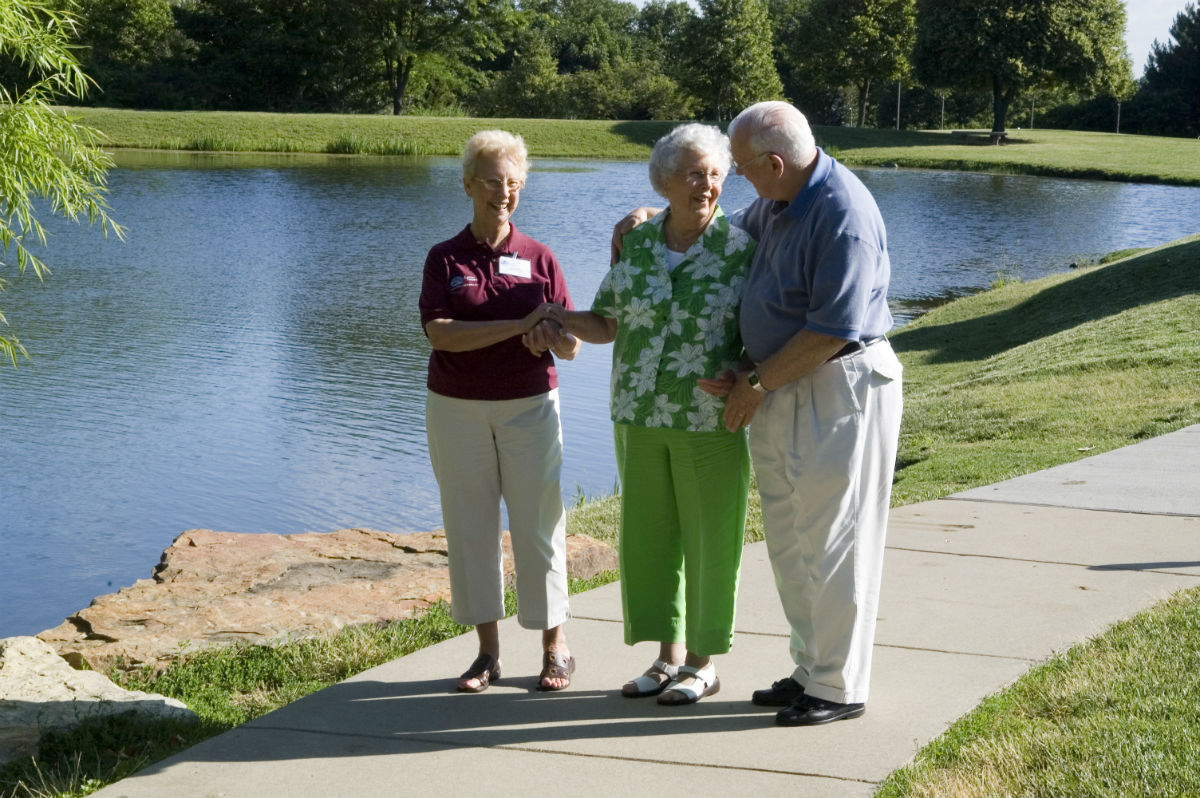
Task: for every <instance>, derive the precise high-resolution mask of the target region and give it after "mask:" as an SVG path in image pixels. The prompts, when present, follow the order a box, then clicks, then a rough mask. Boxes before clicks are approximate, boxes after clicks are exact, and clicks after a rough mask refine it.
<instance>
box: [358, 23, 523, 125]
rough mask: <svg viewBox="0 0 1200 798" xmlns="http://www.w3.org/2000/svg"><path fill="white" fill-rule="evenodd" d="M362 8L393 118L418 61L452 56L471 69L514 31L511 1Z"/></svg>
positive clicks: (491, 54)
mask: <svg viewBox="0 0 1200 798" xmlns="http://www.w3.org/2000/svg"><path fill="white" fill-rule="evenodd" d="M347 5H350V6H361V7H362V8H364V9H365V13H366V14H367V16H368V18H369V20H370V26H371V29H372V30H373V31H374V43H375V47H376V48H377V52H378V53H379V56H380V59H381V60H382V63H383V70H384V75H385V78H386V81H387V89H388V97H389V98H390V100H391V106H392V113H393V114H396V115H399V114H401V113H403V111H404V95H405V93H406V92H407V90H408V82H409V80H410V79H411V78H412V75H413V70H414V69H416V68H417V66H418V64H419V63H420V61H421V59H423V58H428V57H431V56H439V57H450V58H455V59H458V60H459V61H460V62H462V63H466V64H474V63H479V62H480V61H482V60H484V59H487V58H491V57H492V56H494V55H496V54H497V53H499V52H501V51H502V50H503V42H504V41H505V39H506V38H508V37H509V36H510V35H511V34H512V32H513V27H514V16H513V14H514V8H513V5H512V2H511V0H369V2H362V3H350V4H347Z"/></svg>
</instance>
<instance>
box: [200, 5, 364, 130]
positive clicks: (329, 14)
mask: <svg viewBox="0 0 1200 798" xmlns="http://www.w3.org/2000/svg"><path fill="white" fill-rule="evenodd" d="M367 10H368V9H367V7H366V6H364V5H363V4H361V3H344V2H342V0H192V2H190V3H187V4H186V5H184V6H180V7H179V9H178V17H179V26H180V29H181V30H182V31H183V33H184V34H185V35H186V36H187V37H188V38H189V39H191V40H192V41H193V42H195V44H196V47H197V48H198V52H197V55H196V58H195V62H194V65H193V70H194V74H195V79H194V80H193V85H194V86H195V87H197V89H198V90H199V91H202V94H201V95H200V102H199V103H197V104H198V105H200V106H202V107H208V108H218V109H237V110H256V111H289V112H300V111H307V112H314V111H339V112H346V111H367V112H375V111H378V110H379V109H380V108H382V107H383V105H384V103H385V102H386V98H387V94H386V93H385V90H384V85H385V84H384V82H383V65H382V58H381V56H380V54H379V51H378V49H377V48H376V47H375V46H374V41H375V39H374V34H375V29H374V28H373V27H370V25H371V23H372V22H373V20H372V19H370V18H369V17H368V16H367Z"/></svg>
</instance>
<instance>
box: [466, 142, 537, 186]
mask: <svg viewBox="0 0 1200 798" xmlns="http://www.w3.org/2000/svg"><path fill="white" fill-rule="evenodd" d="M480 158H495V159H496V160H498V161H499V160H508V161H512V162H513V163H514V164H516V165H517V168H519V169H520V170H521V178H522V179H524V178H525V177H526V176H528V174H529V152H528V151H527V150H526V149H525V139H523V138H521V137H520V136H519V135H516V134H513V133H509V132H508V131H506V130H481V131H479V132H478V133H476V134H475V135H474V136H471V138H469V139H467V146H466V148H465V149H464V150H463V165H462V170H463V179H464V180H470V179H471V178H473V177H474V176H475V167H476V165H477V164H478V163H479V159H480Z"/></svg>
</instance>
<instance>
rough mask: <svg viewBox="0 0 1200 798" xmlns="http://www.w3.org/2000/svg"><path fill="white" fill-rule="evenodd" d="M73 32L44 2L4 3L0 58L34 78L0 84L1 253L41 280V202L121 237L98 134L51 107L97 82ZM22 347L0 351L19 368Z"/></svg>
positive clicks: (1, 343)
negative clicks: (21, 84)
mask: <svg viewBox="0 0 1200 798" xmlns="http://www.w3.org/2000/svg"><path fill="white" fill-rule="evenodd" d="M75 30H76V22H75V19H74V17H72V16H71V15H70V14H69V13H67V12H62V11H56V10H55V9H53V8H52V7H51V6H50V5H49V3H47V2H45V1H44V0H5V2H3V3H0V55H3V56H4V57H6V58H8V59H11V60H12V61H14V62H15V63H18V64H21V65H23V66H24V68H25V70H26V74H27V75H28V77H29V79H30V81H31V83H30V85H28V86H27V87H25V88H24V89H10V88H9V87H8V86H0V164H3V168H0V252H2V253H3V254H4V256H5V257H6V258H7V256H8V253H9V250H10V249H12V250H15V252H16V256H17V268H18V270H19V271H20V272H24V271H25V269H26V268H27V267H32V268H33V270H34V272H35V273H36V274H37V275H38V277H39V278H40V277H43V276H44V275H45V274H46V271H47V269H46V265H45V264H44V263H43V262H42V261H41V260H40V259H39V258H38V257H37V256H35V255H34V254H33V253H32V252H30V251H29V248H28V246H27V244H28V243H29V242H30V241H31V239H32V240H33V241H36V242H37V243H38V244H42V245H44V244H45V242H46V231H45V229H44V228H43V227H42V225H41V223H40V222H39V221H38V218H37V215H36V212H35V207H34V202H35V200H38V199H41V200H44V201H45V203H46V207H47V208H48V210H49V212H50V213H53V214H57V215H60V216H64V217H67V218H70V219H78V218H79V217H81V216H86V217H87V219H88V221H89V222H91V223H97V222H98V223H99V224H100V227H101V230H103V231H104V232H105V233H106V234H107V232H108V230H110V229H111V230H112V231H113V232H114V233H116V234H117V235H118V236H119V235H121V234H122V230H121V228H120V227H119V226H117V225H116V224H115V223H114V222H112V221H111V220H110V219H109V217H108V206H107V204H106V203H105V199H104V194H105V186H106V184H105V174H106V172H107V170H108V169H109V168H110V167H111V166H112V159H111V158H110V157H109V156H108V155H106V154H105V153H104V151H103V150H101V149H100V147H99V146H98V140H99V133H97V132H96V131H94V130H92V129H90V128H87V127H84V126H82V125H80V124H77V123H76V122H73V121H71V120H70V119H69V118H67V117H66V116H64V115H63V114H61V113H58V112H57V111H55V110H54V108H52V107H51V106H52V104H53V103H54V102H55V101H58V100H61V99H63V98H71V99H78V98H80V97H83V96H84V94H85V93H86V92H87V90H88V87H89V85H90V83H91V81H90V79H89V78H88V77H87V75H86V74H84V72H83V70H82V69H81V68H80V66H79V61H78V60H77V59H76V58H75V56H74V54H73V53H72V51H71V44H70V42H71V40H72V38H73V37H74V35H75ZM2 321H4V317H3V316H2V315H0V322H2ZM5 323H6V322H5ZM18 352H20V353H22V354H24V352H25V350H24V349H23V348H22V347H21V344H20V342H19V341H16V340H14V339H8V338H3V337H0V355H3V356H5V357H7V359H9V360H10V361H12V363H13V365H16V362H17V353H18Z"/></svg>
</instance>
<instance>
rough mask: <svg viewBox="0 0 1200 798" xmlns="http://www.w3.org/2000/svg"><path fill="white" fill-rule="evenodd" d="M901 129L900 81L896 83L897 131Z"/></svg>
mask: <svg viewBox="0 0 1200 798" xmlns="http://www.w3.org/2000/svg"><path fill="white" fill-rule="evenodd" d="M899 129H900V81H899V80H897V81H896V130H899Z"/></svg>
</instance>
